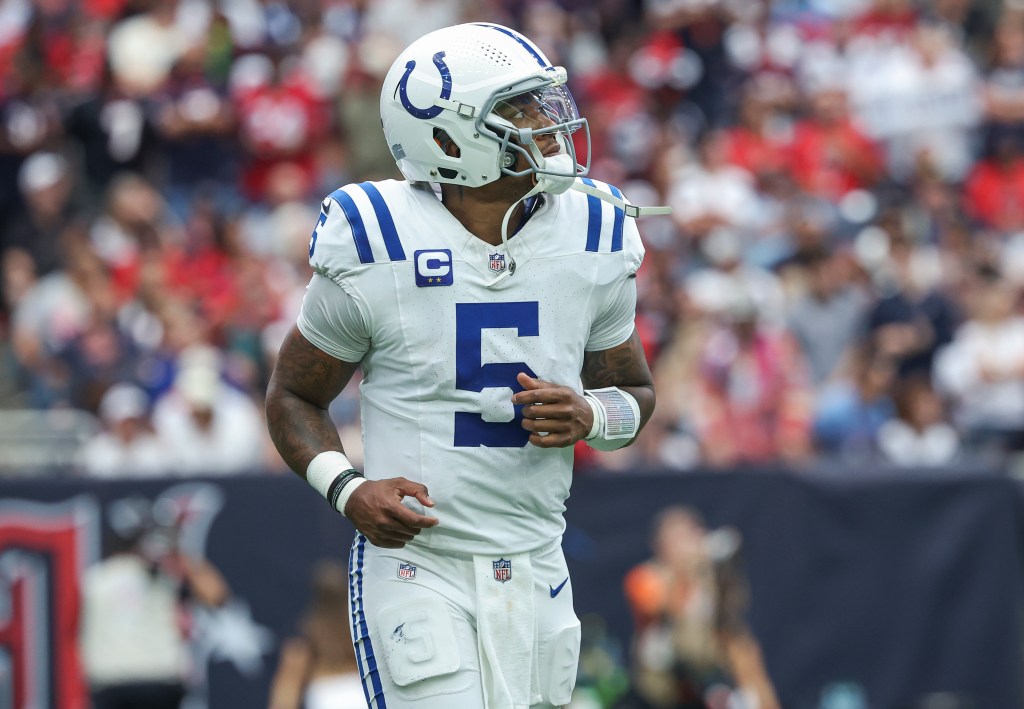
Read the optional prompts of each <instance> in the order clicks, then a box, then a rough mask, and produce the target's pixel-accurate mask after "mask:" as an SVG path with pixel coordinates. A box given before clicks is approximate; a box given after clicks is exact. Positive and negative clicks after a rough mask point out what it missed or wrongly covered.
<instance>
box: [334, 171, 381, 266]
mask: <svg viewBox="0 0 1024 709" xmlns="http://www.w3.org/2000/svg"><path fill="white" fill-rule="evenodd" d="M330 197H331V199H333V200H334V201H335V202H337V203H338V204H339V205H340V206H341V209H342V211H343V212H345V218H346V219H347V220H348V225H349V227H351V229H352V238H353V239H354V240H355V242H356V253H358V254H359V262H360V263H373V251H371V250H370V239H369V237H368V236H367V235H366V225H365V224H363V218H362V217H361V216H359V209H358V208H357V207H356V203H355V201H354V200H353V199H352V197H350V196H349V194H348V193H347V192H346V191H345V190H344V189H336V190H334V192H331V195H330Z"/></svg>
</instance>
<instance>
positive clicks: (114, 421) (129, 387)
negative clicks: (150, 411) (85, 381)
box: [99, 383, 149, 443]
mask: <svg viewBox="0 0 1024 709" xmlns="http://www.w3.org/2000/svg"><path fill="white" fill-rule="evenodd" d="M148 406H149V399H148V398H147V397H146V393H145V392H144V391H142V389H140V388H139V387H137V386H135V385H134V384H127V383H122V384H115V385H114V386H112V387H111V388H110V389H108V390H107V393H106V394H104V395H103V399H102V400H101V401H100V409H99V414H100V418H101V419H102V420H103V423H104V425H106V426H107V428H109V429H110V430H111V431H112V432H113V433H114V435H116V436H117V437H118V438H119V439H121V440H122V441H124V442H125V443H130V442H131V441H132V440H134V439H135V438H136V437H138V435H139V434H140V433H142V432H143V431H144V430H145V423H144V419H145V416H146V410H147V407H148Z"/></svg>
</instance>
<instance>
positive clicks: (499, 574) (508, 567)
mask: <svg viewBox="0 0 1024 709" xmlns="http://www.w3.org/2000/svg"><path fill="white" fill-rule="evenodd" d="M491 565H492V566H493V567H494V580H495V581H501V582H502V583H505V582H506V581H508V580H509V579H511V578H512V562H511V561H509V560H508V559H498V560H497V561H492V562H491Z"/></svg>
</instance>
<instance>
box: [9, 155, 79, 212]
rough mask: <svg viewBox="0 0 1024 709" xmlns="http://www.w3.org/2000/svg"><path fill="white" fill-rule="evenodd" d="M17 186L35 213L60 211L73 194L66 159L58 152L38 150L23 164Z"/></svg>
mask: <svg viewBox="0 0 1024 709" xmlns="http://www.w3.org/2000/svg"><path fill="white" fill-rule="evenodd" d="M18 186H19V187H20V188H21V193H22V195H24V197H25V202H26V203H27V205H28V207H29V209H30V210H31V211H32V212H35V213H37V214H39V215H41V216H53V215H56V214H59V213H60V212H61V210H62V209H63V208H64V205H65V204H67V201H68V196H69V195H70V194H71V179H70V174H69V171H68V165H67V162H66V161H65V160H64V158H62V157H60V156H59V155H56V154H55V153H36V154H35V155H33V156H32V157H30V158H29V159H28V160H26V161H25V162H24V164H23V165H22V167H21V171H20V172H19V173H18Z"/></svg>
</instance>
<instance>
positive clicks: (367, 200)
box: [309, 182, 405, 279]
mask: <svg viewBox="0 0 1024 709" xmlns="http://www.w3.org/2000/svg"><path fill="white" fill-rule="evenodd" d="M392 261H405V249H403V248H402V241H401V239H399V237H398V230H397V228H396V227H395V220H394V218H393V216H392V213H391V208H390V207H389V206H388V203H387V201H386V200H385V199H384V197H383V195H381V193H380V191H379V190H378V189H377V186H376V185H375V184H374V183H372V182H361V183H359V184H357V185H346V186H345V187H342V188H340V189H337V190H335V191H334V192H332V193H331V194H329V195H328V196H327V197H325V198H324V201H323V202H322V203H321V204H320V218H319V219H318V220H317V223H316V227H315V228H314V229H313V236H312V237H311V238H310V240H309V265H310V266H312V267H313V270H315V271H316V272H317V273H320V274H321V275H324V276H327V277H328V278H331V279H337V278H338V277H341V276H343V275H344V274H345V273H347V272H350V271H353V270H355V269H357V268H360V267H364V266H369V265H371V264H378V263H390V262H392Z"/></svg>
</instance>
